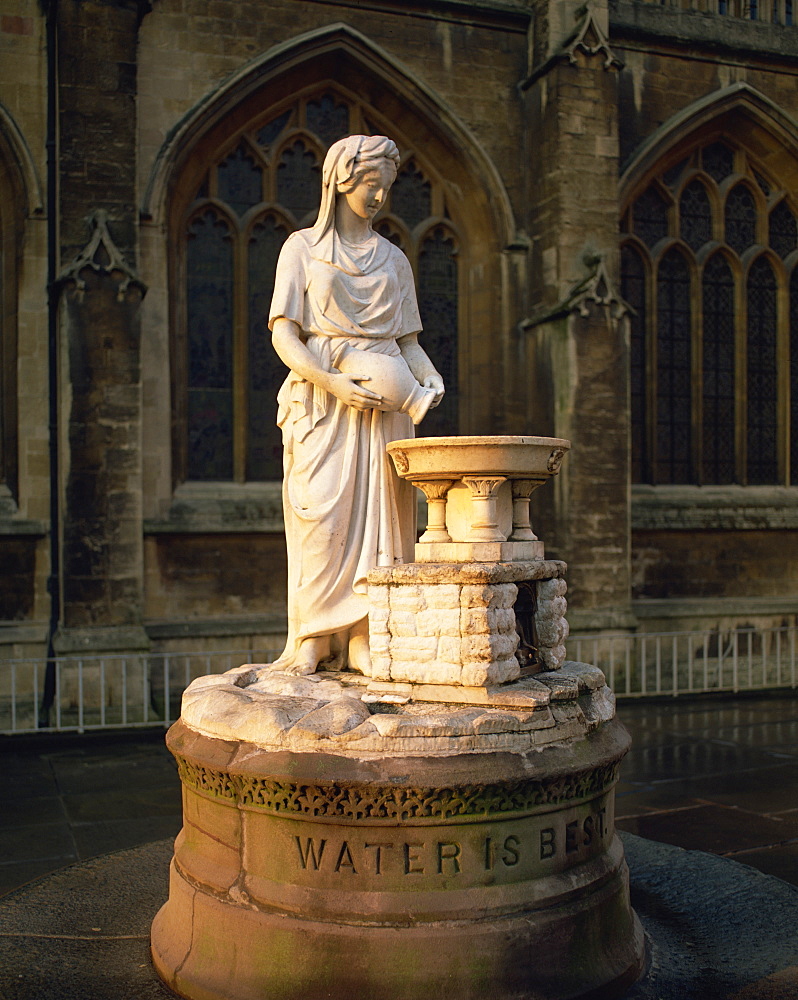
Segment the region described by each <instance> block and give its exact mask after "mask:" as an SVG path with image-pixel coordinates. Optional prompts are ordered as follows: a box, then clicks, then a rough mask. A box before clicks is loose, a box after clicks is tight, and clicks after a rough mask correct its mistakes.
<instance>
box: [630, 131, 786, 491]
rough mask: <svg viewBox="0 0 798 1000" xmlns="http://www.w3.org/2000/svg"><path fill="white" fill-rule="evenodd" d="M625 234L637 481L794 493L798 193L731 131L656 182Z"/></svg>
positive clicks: (635, 200)
mask: <svg viewBox="0 0 798 1000" xmlns="http://www.w3.org/2000/svg"><path fill="white" fill-rule="evenodd" d="M622 231H623V234H624V235H623V237H622V247H621V276H622V289H623V294H624V296H625V298H626V300H627V301H628V302H629V303H630V305H631V306H632V307H633V308H634V310H635V315H634V316H633V317H632V320H631V344H630V350H631V364H630V382H631V406H632V475H633V479H634V481H635V482H643V483H646V482H648V483H673V484H678V483H695V484H699V485H700V484H727V483H741V484H745V485H767V484H779V483H781V484H785V483H792V484H796V485H798V467H797V466H798V214H797V212H796V204H795V201H794V198H793V196H791V195H790V194H789V193H788V192H787V191H786V190H785V189H784V187H783V186H781V185H779V183H778V179H777V178H776V177H772V176H769V175H768V174H767V172H766V170H765V169H764V168H763V166H762V165H761V164H759V163H756V162H755V161H754V160H753V158H752V157H751V156H750V155H749V154H748V152H747V151H746V150H745V149H743V148H740V147H737V146H735V145H733V144H732V143H731V142H729V141H728V140H727V139H726V138H725V137H724V138H720V139H717V140H715V141H713V142H709V143H706V144H704V145H703V146H701V145H697V146H696V145H694V146H693V147H692V149H690V150H689V151H688V152H687V155H685V150H684V147H683V148H682V150H681V151H680V153H679V155H677V156H674V157H672V158H671V160H670V162H665V163H664V164H663V168H662V169H661V170H659V171H658V172H655V173H653V174H649V176H648V177H647V178H646V180H645V181H644V182H643V183H642V184H641V185H640V186H639V187H638V188H637V190H636V192H634V194H633V196H632V198H631V201H630V203H629V205H628V206H627V208H626V210H625V212H624V216H623V221H622ZM782 371H786V372H788V373H789V374H788V377H784V378H782V377H781V376H780V372H782Z"/></svg>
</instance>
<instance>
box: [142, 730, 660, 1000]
mask: <svg viewBox="0 0 798 1000" xmlns="http://www.w3.org/2000/svg"><path fill="white" fill-rule="evenodd" d="M167 742H168V745H169V748H170V750H171V751H172V753H173V754H174V755H175V757H176V758H177V761H178V765H179V768H180V776H181V780H182V782H183V790H184V827H183V830H182V832H181V834H180V835H179V837H178V839H177V841H176V845H175V858H174V861H173V864H172V874H171V886H170V896H169V900H168V902H167V903H166V904H165V905H164V907H163V908H162V909H161V911H160V912H159V914H158V916H157V917H156V920H155V922H154V924H153V929H152V952H153V959H154V962H155V967H156V969H157V970H158V973H159V975H160V976H161V977H162V979H163V980H164V982H165V983H166V984H167V985H168V986H169V987H170V988H171V989H172V990H174V991H175V992H177V993H178V994H179V995H181V996H183V997H187V998H190V1000H256V998H257V1000H263V998H266V997H274V998H278V997H279V998H281V1000H320V998H322V997H325V998H331V1000H334V998H346V1000H352V998H353V997H368V998H369V1000H441V998H445V997H458V998H462V1000H487V998H491V1000H566V998H576V997H587V996H599V995H601V996H606V997H611V996H620V995H621V994H622V993H623V991H624V990H625V989H626V988H627V987H628V985H629V984H630V983H631V982H632V981H633V980H634V979H635V978H636V976H637V975H638V974H639V972H640V970H641V963H642V953H643V939H642V932H641V929H640V926H639V924H638V922H637V920H636V917H635V916H634V914H633V912H632V910H631V908H630V905H629V895H628V873H627V869H626V865H625V862H624V860H623V851H622V848H621V845H620V841H619V840H618V838H617V837H616V836H615V832H614V821H613V803H614V785H615V780H616V776H617V767H618V763H619V761H620V758H621V757H622V756H623V754H624V753H625V752H626V750H627V748H628V742H629V740H628V736H627V734H626V732H625V730H624V729H623V727H622V726H620V724H619V723H617V722H616V721H612V722H608V723H605V724H603V725H601V726H599V727H598V728H597V729H595V730H594V731H593V732H591V733H589V734H588V735H587V736H586V737H583V738H579V739H565V740H563V741H561V742H560V743H559V744H557V745H554V746H549V747H547V748H546V749H545V750H540V749H535V748H533V747H532V746H531V745H530V748H529V749H528V750H526V751H521V752H517V753H507V752H502V753H495V752H483V753H479V752H473V751H472V752H464V753H454V754H447V755H443V756H438V757H434V756H433V757H427V758H420V757H412V758H411V757H408V756H406V755H402V754H391V753H390V752H388V753H387V754H386V755H384V756H375V755H374V754H358V753H356V752H353V751H352V750H351V749H344V748H341V749H340V750H339V751H337V752H316V753H297V752H292V751H287V750H265V749H260V748H258V747H256V746H254V745H252V744H247V743H237V742H235V741H229V740H227V741H225V740H220V739H215V738H210V737H207V736H203V735H201V734H199V733H197V732H194V731H192V730H190V729H188V728H187V727H186V726H185V725H184V724H183V723H182V722H178V723H177V724H176V725H175V726H173V727H172V729H171V730H170V732H169V735H168V738H167Z"/></svg>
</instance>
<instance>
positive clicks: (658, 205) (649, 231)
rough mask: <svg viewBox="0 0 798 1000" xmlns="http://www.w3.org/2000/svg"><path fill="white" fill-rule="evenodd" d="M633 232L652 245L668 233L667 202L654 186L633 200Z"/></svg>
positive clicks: (648, 244) (649, 245) (648, 245)
mask: <svg viewBox="0 0 798 1000" xmlns="http://www.w3.org/2000/svg"><path fill="white" fill-rule="evenodd" d="M632 214H633V218H634V232H635V233H636V234H637V235H638V236H639V237H640V239H641V240H642V241H643V242H644V243H645V244H646V246H647V247H649V248H650V247H653V246H654V245H655V244H656V243H658V242H659V241H660V240H661V239H662V238H663V237H664V236H667V235H668V203H667V202H666V201H665V199H664V198H663V197H662V195H661V194H660V193H659V191H658V190H657V189H656V188H655V187H653V186H652V187H650V188H648V190H647V191H645V192H644V193H643V194H642V195H641V196H640V197H639V198H638V199H637V201H636V202H635V204H634V208H633V210H632Z"/></svg>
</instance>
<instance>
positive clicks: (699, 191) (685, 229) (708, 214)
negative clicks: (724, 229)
mask: <svg viewBox="0 0 798 1000" xmlns="http://www.w3.org/2000/svg"><path fill="white" fill-rule="evenodd" d="M679 219H680V235H681V237H682V239H683V240H684V241H685V243H686V244H687V245H688V246H689V247H691V248H692V249H693V250H700V249H701V247H702V246H703V245H704V244H705V243H708V242H709V241H710V240H711V239H712V208H711V206H710V204H709V196H708V195H707V190H706V188H705V187H704V185H703V184H702V183H701V181H692V183H690V184H688V185H687V187H686V188H685V189H684V191H683V192H682V197H681V199H680V201H679Z"/></svg>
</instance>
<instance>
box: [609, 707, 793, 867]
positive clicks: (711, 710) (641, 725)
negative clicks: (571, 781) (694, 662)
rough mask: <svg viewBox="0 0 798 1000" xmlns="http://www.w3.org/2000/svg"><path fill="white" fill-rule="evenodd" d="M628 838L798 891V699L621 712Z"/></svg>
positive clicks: (621, 792) (621, 805) (619, 816)
mask: <svg viewBox="0 0 798 1000" xmlns="http://www.w3.org/2000/svg"><path fill="white" fill-rule="evenodd" d="M618 714H619V716H620V718H621V719H622V720H623V722H624V723H625V725H626V726H627V728H628V729H629V731H630V732H631V734H632V739H633V744H632V749H631V751H630V753H629V755H628V756H627V758H626V760H625V761H624V763H623V766H622V770H621V780H620V783H619V785H618V788H617V792H616V825H617V827H618V828H619V829H620V830H626V831H628V832H629V833H634V834H638V835H639V836H641V837H646V838H648V839H649V840H654V841H659V842H661V843H665V844H673V845H675V846H677V847H683V848H687V849H688V850H698V851H707V852H709V853H711V854H717V855H720V856H722V857H726V858H732V859H733V860H735V861H739V862H742V863H743V864H746V865H751V866H752V867H754V868H758V869H759V870H760V871H762V872H764V873H765V874H767V875H775V876H777V877H778V878H781V879H784V880H785V881H787V882H790V883H792V884H793V885H798V697H796V694H795V693H794V692H793V693H792V694H791V695H789V696H784V697H768V698H753V697H749V698H729V699H720V698H711V699H701V700H695V701H681V700H678V701H673V702H656V703H650V704H640V703H636V704H629V703H621V704H620V705H619V707H618Z"/></svg>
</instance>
